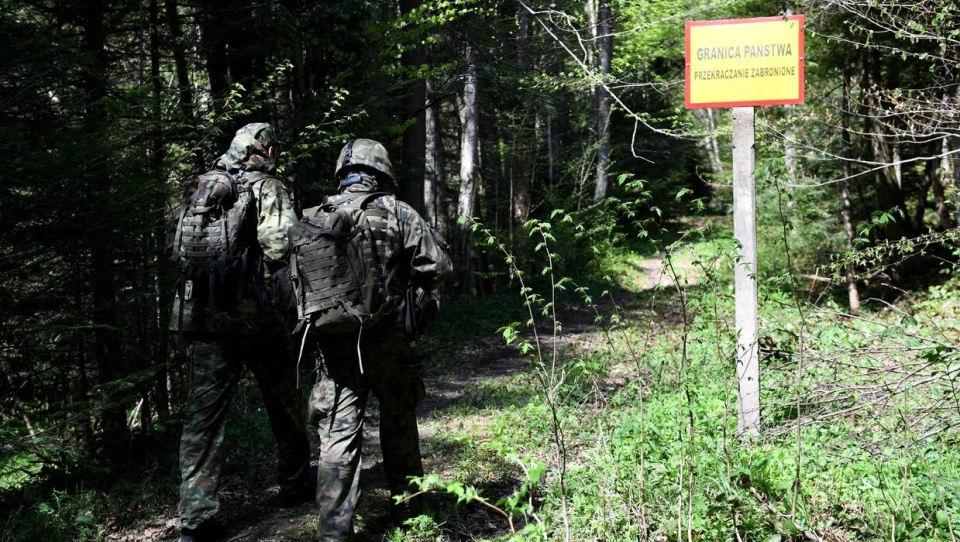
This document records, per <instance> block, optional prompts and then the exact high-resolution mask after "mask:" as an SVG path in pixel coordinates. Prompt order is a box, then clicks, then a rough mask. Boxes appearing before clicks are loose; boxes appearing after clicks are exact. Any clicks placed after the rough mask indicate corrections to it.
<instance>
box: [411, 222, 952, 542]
mask: <svg viewBox="0 0 960 542" xmlns="http://www.w3.org/2000/svg"><path fill="white" fill-rule="evenodd" d="M559 218H560V219H563V217H562V216H560V217H559ZM528 226H529V227H530V231H531V233H532V234H533V235H534V236H535V237H540V238H542V240H543V242H542V243H541V244H540V246H539V247H538V248H539V249H540V250H541V251H542V254H543V257H544V261H545V262H547V263H545V264H544V268H543V272H542V276H544V277H549V276H550V274H551V273H552V272H554V269H555V268H554V267H553V266H552V265H551V264H550V253H549V250H550V246H551V243H552V239H551V238H550V236H549V231H550V230H549V224H544V223H531V224H529V225H528ZM477 231H478V232H482V228H480V227H479V226H477ZM704 231H708V228H701V229H700V232H701V234H700V235H697V234H694V235H691V236H689V237H688V238H686V239H683V240H682V242H681V243H680V244H676V245H672V246H668V247H664V249H663V254H664V256H665V260H664V261H665V262H666V264H665V266H664V268H663V269H661V270H660V275H658V276H659V277H660V279H659V285H657V286H655V287H653V288H652V289H647V290H642V289H641V288H637V289H636V290H635V291H633V292H631V291H629V290H621V291H620V292H619V293H617V294H616V295H615V294H613V293H611V292H602V293H601V292H597V293H596V294H594V293H593V292H591V290H589V289H586V288H577V287H576V285H575V284H574V283H573V282H572V281H570V280H569V279H566V278H563V277H560V276H553V277H552V280H549V281H546V280H540V281H537V282H536V286H537V288H540V289H539V290H538V289H535V288H533V287H531V286H528V285H527V283H523V282H520V283H519V284H518V285H517V286H516V290H517V292H518V294H519V295H518V296H517V303H518V304H519V305H522V306H524V307H525V310H526V311H527V314H526V318H523V319H517V320H511V321H512V323H510V322H504V324H503V327H501V329H500V333H501V335H502V336H503V338H504V339H505V340H506V341H507V342H508V343H510V344H514V345H516V346H517V351H518V353H519V354H520V355H521V356H522V357H523V358H525V359H526V360H527V362H528V363H529V371H530V373H529V375H532V376H529V377H528V379H527V380H526V382H527V383H528V384H529V385H531V386H533V389H532V390H531V393H529V394H528V395H527V396H526V397H525V398H524V396H523V395H513V397H515V398H519V399H521V402H518V403H515V404H510V405H504V404H503V402H502V401H491V402H489V403H487V402H484V401H480V402H477V403H475V406H477V408H480V409H482V408H487V409H488V412H489V413H490V414H491V416H492V417H494V418H496V420H497V421H496V422H495V423H494V424H492V426H490V427H488V428H487V433H486V436H485V437H480V436H478V430H477V429H476V428H473V429H472V430H471V431H470V437H469V438H481V439H486V440H484V441H483V443H482V445H481V446H479V447H474V449H480V448H482V449H483V450H486V451H485V452H484V453H487V454H489V453H490V452H491V451H493V452H494V453H497V454H500V455H501V457H502V458H504V460H505V462H513V463H514V464H519V465H523V466H525V467H524V468H522V469H520V470H518V471H516V472H515V474H516V481H515V486H514V487H515V489H514V491H513V492H511V493H509V494H504V495H487V494H483V493H482V492H481V493H477V492H474V491H472V489H471V488H472V486H471V483H472V482H473V481H474V480H472V479H471V474H472V475H479V473H476V472H473V473H470V472H469V471H464V474H466V476H461V477H456V475H454V476H453V477H452V478H451V477H448V478H446V479H443V478H441V477H438V476H428V477H426V478H425V479H423V480H421V483H422V487H423V489H424V491H432V492H437V493H441V494H450V495H454V496H456V498H457V500H458V501H459V502H474V503H480V504H481V505H482V506H485V507H489V508H493V509H496V510H497V511H498V514H500V515H503V516H504V517H505V518H511V522H510V523H509V525H508V526H507V528H506V529H505V534H502V535H500V536H496V537H493V538H498V539H504V540H507V539H509V540H656V541H668V540H677V541H680V540H767V541H771V542H772V541H777V540H803V539H806V540H825V541H846V540H894V541H901V540H903V541H907V540H956V538H957V534H958V532H957V530H958V529H960V476H958V475H960V472H958V470H960V452H957V451H956V442H957V438H958V426H957V422H958V421H960V396H958V389H957V386H958V385H960V383H958V381H957V377H958V374H960V349H958V347H957V346H956V345H957V339H958V337H960V320H958V319H957V316H958V312H960V301H958V296H957V294H956V291H957V287H958V286H960V280H958V279H953V280H950V281H948V282H946V283H941V284H938V285H935V286H932V287H930V288H928V289H926V290H924V291H915V292H912V293H911V295H909V296H903V297H902V298H901V299H900V300H898V302H897V303H895V304H891V303H887V302H880V301H876V300H874V301H872V302H867V303H866V304H865V306H864V307H863V308H862V309H861V312H860V314H859V316H852V315H850V314H848V313H847V312H846V311H845V310H844V309H843V307H840V306H838V305H837V302H836V301H835V298H834V297H833V296H831V295H823V294H825V293H826V294H829V292H827V291H824V290H823V287H822V286H820V285H816V284H815V286H816V287H817V289H818V291H816V292H813V291H812V290H811V291H806V290H805V287H802V286H799V287H798V285H797V281H796V280H795V279H794V278H793V277H792V276H790V274H789V273H786V274H785V275H783V276H777V275H776V274H768V275H767V276H766V278H765V279H764V281H763V282H762V284H761V288H760V296H761V297H760V307H761V315H760V319H761V322H760V329H761V336H760V352H761V393H762V395H761V398H762V399H761V401H762V403H761V405H762V421H763V425H762V429H761V433H760V435H759V436H757V437H754V438H738V437H737V436H736V430H737V401H738V397H737V390H738V387H737V382H736V371H735V369H734V352H735V345H736V334H735V330H733V329H731V326H732V324H731V322H732V321H733V311H734V306H733V293H732V287H731V285H730V283H729V280H728V279H725V278H724V276H725V274H726V273H727V270H729V269H730V268H731V267H732V262H733V257H734V256H733V255H734V253H735V246H734V244H733V243H729V242H724V240H723V239H722V238H715V237H713V236H711V235H703V234H702V233H703V232H704ZM489 239H490V241H489V242H490V245H491V246H495V245H496V240H495V239H493V238H492V236H491V237H489ZM504 258H505V261H506V262H507V265H510V264H511V262H512V260H511V258H510V255H509V254H504ZM611 268H612V269H614V270H616V271H617V273H618V275H619V277H618V278H619V279H620V282H621V284H643V280H641V279H640V278H638V277H636V276H632V275H631V273H634V274H635V273H637V272H640V271H641V268H640V266H638V265H634V264H633V263H632V262H630V261H629V259H628V258H623V257H621V258H619V259H618V261H617V262H615V265H613V266H611ZM515 271H517V275H518V276H520V277H523V274H522V273H519V270H515ZM561 289H563V290H565V291H566V292H567V293H569V292H570V291H575V292H577V294H578V296H577V297H578V299H579V301H575V302H573V303H569V304H567V305H566V306H564V307H563V308H560V307H558V306H557V304H556V299H557V291H558V290H561ZM564 299H567V300H569V296H567V297H565V298H564ZM502 301H503V300H502V299H499V300H498V301H497V303H502ZM481 303H482V302H481ZM578 311H579V312H578ZM584 311H586V312H588V313H592V314H593V316H592V318H591V320H592V321H593V322H592V323H593V324H594V325H593V326H592V329H591V330H590V331H584V330H583V328H582V327H581V328H578V329H577V332H576V334H575V337H572V338H570V337H567V336H565V334H564V332H565V331H566V330H568V329H569V328H570V327H572V326H570V319H573V320H576V319H578V318H582V317H583V316H582V313H583V312H584ZM578 314H579V316H578ZM455 319H456V318H455V317H454V320H455ZM482 430H483V429H482V428H481V429H480V431H481V432H482ZM465 434H466V433H465ZM448 438H454V439H455V438H457V437H456V435H448ZM477 453H478V454H479V452H477ZM529 466H536V467H537V468H535V469H531V468H528V467H529ZM520 525H522V528H521V527H519V526H520Z"/></svg>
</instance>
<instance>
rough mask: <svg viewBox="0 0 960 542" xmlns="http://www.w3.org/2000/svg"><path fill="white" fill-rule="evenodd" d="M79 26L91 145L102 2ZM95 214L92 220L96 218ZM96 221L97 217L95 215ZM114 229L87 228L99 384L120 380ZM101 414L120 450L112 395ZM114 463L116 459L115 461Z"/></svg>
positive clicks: (94, 189)
mask: <svg viewBox="0 0 960 542" xmlns="http://www.w3.org/2000/svg"><path fill="white" fill-rule="evenodd" d="M81 4H82V6H83V7H82V8H81V13H80V17H81V22H82V25H83V33H84V49H85V50H86V52H87V53H88V54H89V58H90V59H91V62H90V64H89V65H88V67H87V69H86V70H85V71H84V73H83V75H82V76H81V77H82V80H83V88H84V91H85V93H86V98H87V103H88V104H89V105H88V107H87V109H86V110H85V111H84V118H83V122H84V128H83V129H84V132H85V135H86V137H87V138H89V139H88V140H89V141H98V140H99V139H100V137H101V130H102V129H103V121H104V119H106V118H108V115H107V112H106V111H105V108H104V100H105V99H106V97H107V88H108V85H109V80H108V78H107V73H108V72H107V67H108V65H109V63H108V60H107V51H106V39H107V38H106V28H105V27H104V24H103V23H104V21H103V19H104V11H103V10H104V7H103V5H102V4H101V2H100V1H99V0H87V1H85V2H82V3H81ZM101 165H102V166H103V167H101V168H98V170H97V171H96V172H93V171H91V172H90V173H89V174H87V175H83V177H85V178H84V179H83V180H82V181H81V182H82V183H83V185H84V186H85V187H86V193H87V194H89V195H90V196H91V200H92V201H97V200H99V201H105V202H106V201H110V197H109V196H110V192H111V189H110V185H111V182H112V181H111V177H110V172H109V166H108V165H107V164H101ZM98 212H99V210H96V209H94V210H93V212H91V213H90V215H91V216H93V215H97V213H98ZM97 216H98V215H97ZM110 228H111V227H110V226H103V225H94V226H92V227H90V228H85V230H86V231H85V234H86V235H87V236H88V239H87V240H88V241H89V242H90V259H91V262H90V268H91V270H92V273H91V275H90V276H91V279H92V291H93V309H92V311H91V322H92V324H93V329H94V333H93V335H94V355H95V359H96V361H97V376H98V379H97V382H98V384H100V385H105V384H109V383H112V382H114V381H115V380H117V378H118V377H120V376H121V360H122V353H121V341H120V334H119V327H118V326H119V318H118V316H117V300H116V293H115V290H114V287H115V285H116V283H117V281H116V263H115V253H116V250H115V249H116V248H117V247H116V242H117V238H116V235H113V234H112V233H113V232H111V231H109V229H110ZM100 401H101V407H102V410H101V412H102V415H101V419H100V423H101V427H102V432H101V434H100V437H101V441H102V442H103V443H111V445H110V446H107V447H105V448H104V451H119V450H122V449H123V448H124V447H123V446H122V445H121V446H117V445H116V444H118V443H122V442H123V441H124V440H125V437H126V435H125V432H124V428H125V421H126V417H125V414H124V408H123V405H122V404H121V402H120V401H118V400H117V399H116V398H115V397H110V396H109V395H102V396H101V397H100ZM114 457H115V458H116V456H114Z"/></svg>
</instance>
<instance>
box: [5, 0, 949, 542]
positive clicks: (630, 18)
mask: <svg viewBox="0 0 960 542" xmlns="http://www.w3.org/2000/svg"><path fill="white" fill-rule="evenodd" d="M799 14H802V15H803V21H804V23H803V28H802V33H803V37H804V43H805V52H804V55H805V56H804V58H803V70H804V78H805V79H804V90H805V99H804V100H803V102H802V103H797V104H790V105H769V106H758V107H756V108H754V112H755V121H754V122H755V145H754V150H753V152H754V159H755V169H754V170H753V172H752V175H753V177H754V179H755V184H756V193H755V197H756V217H757V219H756V220H757V223H756V235H757V255H758V256H757V269H755V270H753V271H752V272H751V274H750V278H751V279H752V280H753V281H755V284H756V287H757V291H758V306H759V314H758V317H757V320H758V325H759V333H758V336H757V338H756V344H755V345H754V346H755V348H756V351H757V352H758V355H759V375H760V376H759V394H760V409H761V410H760V412H759V420H758V422H757V424H756V425H747V426H745V425H744V421H743V419H742V418H741V416H739V415H738V402H739V400H740V397H739V382H738V374H739V373H738V368H737V363H738V361H737V360H738V358H737V348H738V346H737V345H738V340H739V330H738V328H737V325H736V324H735V316H734V314H735V310H736V307H735V302H734V297H735V292H734V290H735V288H734V269H735V268H736V267H737V265H738V262H739V258H740V256H739V250H740V248H741V246H742V245H741V241H740V240H739V239H738V238H737V237H736V236H735V234H734V225H733V211H732V209H733V207H734V197H733V196H734V190H733V179H734V165H733V152H734V145H733V135H734V132H733V129H732V126H733V124H734V120H735V119H734V116H733V113H732V109H731V108H729V107H713V108H688V107H685V102H684V100H685V95H684V92H685V62H686V60H685V45H686V43H685V23H687V22H690V21H718V20H728V19H741V18H758V17H781V16H783V17H786V16H790V15H799ZM0 35H3V36H6V38H5V39H4V40H3V41H4V43H6V47H7V49H6V51H7V52H6V53H5V54H4V55H2V56H0V155H2V156H5V157H7V159H8V161H7V166H8V167H4V168H3V169H2V170H0V171H2V173H0V179H2V182H0V253H2V254H3V256H0V273H2V277H3V280H2V281H0V299H2V301H0V375H2V378H0V541H8V540H10V541H13V540H23V541H30V540H91V541H92V540H114V541H120V540H175V539H176V536H177V529H176V525H175V519H176V505H177V498H178V493H177V492H178V486H179V482H180V480H179V470H178V464H177V461H178V459H177V453H178V451H177V450H178V449H177V446H178V442H179V441H178V438H179V435H180V428H181V426H182V417H181V416H182V413H183V407H184V402H185V397H186V391H187V369H186V366H185V362H184V355H183V352H182V349H181V348H180V347H179V343H178V341H177V337H176V336H175V333H172V332H169V331H168V330H167V327H168V326H167V322H168V321H169V320H170V316H171V305H172V301H173V295H174V291H175V282H176V276H175V273H174V270H173V268H172V266H171V265H170V263H169V261H168V260H167V256H166V255H167V245H168V242H169V236H170V228H171V222H172V220H173V215H174V211H175V208H176V204H177V203H178V202H179V198H180V197H181V195H182V193H183V190H184V187H185V186H186V185H187V183H189V182H190V180H191V179H193V178H194V177H195V176H196V175H197V174H199V173H202V172H203V171H205V170H206V169H208V168H209V167H210V166H211V164H212V163H213V161H214V160H215V159H216V158H217V157H218V156H219V155H220V154H221V153H223V151H224V150H225V149H226V148H227V146H228V145H229V143H230V140H231V137H232V136H233V134H234V132H235V131H236V130H237V129H238V128H239V127H240V126H243V125H244V124H246V123H249V122H269V123H271V124H272V125H273V126H274V127H275V128H276V130H277V133H278V137H279V139H280V149H279V150H280V154H279V163H280V167H279V170H278V177H279V178H280V179H281V180H282V181H283V182H284V183H285V185H286V186H287V187H288V189H289V190H290V191H291V193H292V194H293V197H294V199H295V204H296V207H297V209H298V211H299V210H301V209H303V208H307V207H310V206H313V205H317V204H318V203H319V201H320V199H321V198H322V197H323V196H325V195H328V194H332V193H334V192H336V190H337V186H336V184H335V182H334V180H333V173H334V165H335V162H336V160H337V156H338V153H339V151H340V149H341V147H342V146H343V144H344V143H345V142H346V141H348V140H350V139H352V138H358V137H362V138H371V139H375V140H377V141H380V142H382V143H383V144H384V145H385V146H386V148H387V149H388V150H389V152H390V157H391V160H392V162H393V166H394V169H395V171H396V177H397V187H396V190H397V195H398V196H399V197H400V198H401V199H402V200H403V201H405V202H407V203H409V204H410V205H412V206H413V207H414V208H415V209H416V210H417V211H418V212H419V213H420V214H421V215H422V216H423V217H424V218H425V219H426V220H427V221H428V222H429V223H430V224H432V225H433V226H434V227H435V228H436V229H437V231H439V232H440V233H441V234H442V235H443V237H444V238H445V239H446V241H447V243H448V245H449V251H450V254H451V255H452V257H453V261H454V263H455V273H454V276H453V277H451V278H450V279H449V280H448V281H447V282H446V283H445V284H444V285H443V286H442V294H443V302H442V306H441V311H440V314H439V317H438V319H437V320H436V321H435V322H433V324H432V325H431V327H430V328H429V329H428V331H427V334H426V336H425V337H424V338H423V346H424V350H425V351H426V352H427V361H426V370H427V390H428V392H427V393H428V397H427V399H426V401H425V403H424V406H423V411H422V413H421V436H422V448H423V455H424V464H425V467H426V470H427V474H426V475H425V476H424V478H423V479H422V480H419V481H418V483H419V484H420V486H421V488H422V489H423V491H425V492H428V493H430V494H432V496H433V497H434V498H435V501H434V502H435V506H434V507H433V509H432V510H431V512H430V513H429V514H427V515H423V516H420V517H418V518H414V519H413V520H409V521H408V522H407V523H406V524H404V525H392V524H390V523H389V521H388V520H387V518H385V517H384V514H385V512H384V510H383V509H384V507H386V505H387V501H388V497H387V496H386V495H385V493H384V491H383V488H382V487H380V486H382V485H383V484H382V480H380V479H378V478H377V476H378V475H377V474H375V473H376V472H378V469H379V468H380V467H379V465H378V464H377V462H378V455H377V454H378V451H377V450H376V449H377V448H378V445H377V443H376V442H370V441H369V440H368V442H367V444H366V446H365V448H364V454H365V456H364V477H365V479H364V484H366V485H365V486H364V492H365V497H364V499H365V500H364V501H363V503H362V505H361V509H360V515H359V518H358V524H357V539H358V540H369V541H374V540H376V541H379V540H391V541H399V540H418V541H451V540H563V541H584V540H600V541H607V540H611V541H619V540H643V541H648V540H649V541H673V540H675V541H681V540H685V541H693V540H737V541H748V540H750V541H767V542H777V541H785V540H819V541H830V542H834V541H838V542H843V541H854V540H889V541H907V540H957V539H958V538H960V452H958V447H957V443H958V438H960V381H958V378H960V346H958V345H960V320H958V317H960V293H958V287H960V272H958V268H957V265H958V262H960V229H958V226H960V72H958V67H960V3H957V2H955V1H953V0H916V1H913V2H895V1H892V0H809V1H806V2H797V3H785V4H772V3H770V2H760V1H757V0H683V1H680V0H659V1H657V0H586V1H585V2H569V1H567V0H555V1H553V2H542V1H540V2H538V1H536V0H496V1H495V0H399V2H392V1H386V0H363V1H346V0H326V1H323V2H311V1H305V0H233V1H226V0H138V1H120V0H0ZM301 373H302V374H301V379H302V383H303V384H304V385H302V386H300V389H301V390H305V393H306V392H307V391H309V388H310V383H311V379H312V378H313V375H312V374H311V372H310V370H309V368H301ZM246 380H248V379H245V381H244V382H243V383H242V387H241V393H240V394H239V395H238V397H237V399H236V401H235V404H234V406H233V407H232V412H231V417H230V421H229V422H228V434H227V439H228V440H229V441H230V442H231V443H232V444H231V454H230V455H229V457H228V458H227V463H226V464H225V465H224V467H223V468H224V473H225V474H224V476H225V480H227V481H228V482H229V483H228V484H227V485H226V486H224V487H222V488H221V495H222V501H223V503H224V513H225V514H227V515H228V518H229V520H230V522H231V525H232V530H231V531H230V538H229V539H230V540H313V539H315V537H316V515H315V512H314V510H313V508H311V507H310V506H309V505H305V506H304V507H302V508H300V509H296V510H293V511H289V510H283V511H280V510H275V509H271V508H270V507H269V506H267V505H265V504H264V501H263V497H264V495H268V494H270V493H271V492H273V493H275V492H276V486H275V485H274V486H271V485H270V483H271V482H270V480H271V476H272V474H271V473H272V472H273V463H272V462H275V461H276V457H275V455H276V454H275V453H274V448H273V446H274V444H273V442H272V440H271V435H270V431H269V427H268V424H267V421H266V420H265V415H264V413H263V412H262V411H263V409H262V401H261V399H260V397H259V396H258V393H259V392H258V391H257V388H256V386H255V385H254V384H253V383H252V382H247V381H246ZM375 424H376V413H374V415H373V421H372V426H373V427H375ZM367 430H368V431H371V429H370V427H368V428H367ZM314 444H315V443H314Z"/></svg>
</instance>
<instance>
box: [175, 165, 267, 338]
mask: <svg viewBox="0 0 960 542" xmlns="http://www.w3.org/2000/svg"><path fill="white" fill-rule="evenodd" d="M262 177H264V175H263V174H262V173H258V172H248V173H246V174H243V173H241V175H239V176H234V175H232V174H230V173H228V172H226V171H222V170H213V171H208V172H206V173H203V174H201V175H199V176H197V178H196V180H195V182H194V183H191V185H190V186H189V187H188V189H187V192H186V194H185V196H184V198H183V201H182V202H181V204H180V212H179V214H178V217H177V227H176V234H175V237H174V241H173V252H172V254H171V257H170V260H171V262H172V263H173V264H174V265H175V266H176V267H177V274H178V275H179V284H178V290H179V294H178V295H179V297H180V299H184V294H185V292H184V291H185V289H186V288H187V287H188V285H189V287H190V288H191V290H192V295H193V296H194V297H197V298H199V299H205V300H206V303H208V304H209V306H210V307H211V308H214V309H215V308H217V307H218V306H227V305H230V304H231V303H233V302H234V301H236V300H237V299H239V298H240V297H241V295H242V291H243V286H244V283H245V282H246V281H247V280H249V279H251V277H252V278H254V279H255V278H256V272H257V271H258V270H259V266H260V261H261V258H262V255H263V253H262V251H261V249H260V244H259V243H258V241H257V205H256V200H255V198H254V196H253V191H252V186H253V184H254V183H255V182H256V181H257V180H259V179H261V178H262ZM182 318H183V315H182V314H181V315H180V319H181V322H180V326H181V329H182V328H183V322H182Z"/></svg>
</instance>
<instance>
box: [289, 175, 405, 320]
mask: <svg viewBox="0 0 960 542" xmlns="http://www.w3.org/2000/svg"><path fill="white" fill-rule="evenodd" d="M385 195H386V194H384V193H382V192H372V193H371V192H364V193H352V194H349V193H348V194H343V195H339V196H334V197H332V198H328V199H327V200H326V201H324V203H323V204H322V205H319V206H317V207H312V208H310V209H306V210H304V212H303V218H302V219H301V220H300V222H298V223H297V224H295V225H294V226H293V227H291V228H290V230H289V232H288V234H287V235H288V237H289V239H290V246H291V249H292V250H291V255H290V277H291V280H292V282H293V287H294V292H295V295H296V301H297V314H298V318H299V320H300V322H299V324H298V325H297V328H296V329H295V330H294V333H298V332H299V331H300V330H302V329H304V328H306V329H308V330H310V331H313V332H315V333H345V332H352V331H356V330H359V329H366V328H369V327H371V326H373V325H375V324H376V323H377V322H379V321H380V320H381V318H382V317H383V316H384V315H386V314H389V313H391V312H392V311H393V308H394V299H393V296H392V295H390V293H389V292H388V289H387V286H386V285H387V284H389V280H390V279H389V277H387V276H385V270H384V265H383V263H384V262H382V261H381V256H380V253H379V252H378V251H377V239H376V236H375V233H374V228H373V227H372V224H371V220H370V218H371V216H370V215H377V218H379V219H380V220H381V221H383V222H382V223H385V220H386V216H387V211H386V210H384V209H381V208H379V207H377V206H370V208H369V209H368V208H367V206H368V204H369V203H370V202H372V201H374V200H376V199H377V198H379V197H381V196H385ZM380 215H382V216H380Z"/></svg>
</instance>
